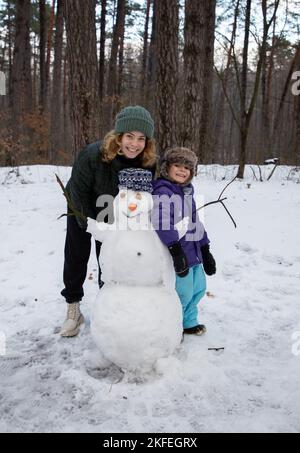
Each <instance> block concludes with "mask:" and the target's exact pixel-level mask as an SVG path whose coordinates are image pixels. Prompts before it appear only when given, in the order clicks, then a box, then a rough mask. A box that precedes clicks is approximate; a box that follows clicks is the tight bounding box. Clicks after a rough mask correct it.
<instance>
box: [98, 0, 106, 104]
mask: <svg viewBox="0 0 300 453" xmlns="http://www.w3.org/2000/svg"><path fill="white" fill-rule="evenodd" d="M106 13H107V0H102V1H101V37H100V57H99V100H100V103H102V100H103V97H104V76H105V41H106Z"/></svg>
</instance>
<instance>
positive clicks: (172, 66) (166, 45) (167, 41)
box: [155, 0, 179, 154]
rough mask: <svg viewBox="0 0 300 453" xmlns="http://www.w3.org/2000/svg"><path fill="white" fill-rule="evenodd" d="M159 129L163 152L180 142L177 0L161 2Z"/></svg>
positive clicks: (159, 17) (157, 27)
mask: <svg viewBox="0 0 300 453" xmlns="http://www.w3.org/2000/svg"><path fill="white" fill-rule="evenodd" d="M156 36H157V41H156V43H157V70H156V74H157V81H156V90H155V95H156V101H157V109H156V112H157V117H156V129H157V139H158V149H159V152H160V153H161V154H162V153H164V152H165V151H166V150H167V148H169V147H172V146H175V145H176V144H177V127H176V117H177V85H178V39H179V5H178V1H177V0H168V1H163V2H161V1H158V4H157V23H156Z"/></svg>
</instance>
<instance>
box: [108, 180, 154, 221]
mask: <svg viewBox="0 0 300 453" xmlns="http://www.w3.org/2000/svg"><path fill="white" fill-rule="evenodd" d="M114 205H115V217H116V218H120V217H126V218H127V219H133V218H136V217H141V218H147V219H148V218H149V215H150V212H151V210H152V208H153V199H152V195H151V193H149V192H143V191H134V190H131V189H127V187H120V192H119V194H118V196H117V197H116V199H115V204H114Z"/></svg>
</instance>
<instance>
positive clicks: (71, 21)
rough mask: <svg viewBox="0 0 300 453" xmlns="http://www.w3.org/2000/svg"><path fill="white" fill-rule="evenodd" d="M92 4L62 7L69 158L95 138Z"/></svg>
mask: <svg viewBox="0 0 300 453" xmlns="http://www.w3.org/2000/svg"><path fill="white" fill-rule="evenodd" d="M95 6H96V5H95V0H85V4H84V8H83V7H82V2H81V1H80V0H68V1H66V2H65V4H64V18H65V23H66V30H67V48H68V49H67V52H68V61H69V70H70V79H69V90H70V91H69V92H70V100H71V105H70V115H71V123H72V129H73V155H74V156H76V155H77V153H78V152H79V151H80V150H81V149H82V148H83V147H84V146H86V145H87V144H88V143H90V142H93V141H94V140H95V139H96V138H97V136H98V115H99V111H98V104H97V101H98V80H99V78H98V64H97V46H96V10H95Z"/></svg>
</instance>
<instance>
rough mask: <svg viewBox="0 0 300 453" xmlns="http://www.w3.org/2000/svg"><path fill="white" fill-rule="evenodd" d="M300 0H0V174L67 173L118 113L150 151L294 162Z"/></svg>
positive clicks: (216, 160)
mask: <svg viewBox="0 0 300 453" xmlns="http://www.w3.org/2000/svg"><path fill="white" fill-rule="evenodd" d="M299 17H300V1H298V0H294V1H287V0H275V1H271V0H205V1H204V0H203V1H202V0H185V1H184V0H180V1H179V0H167V1H163V0H139V1H137V0H135V1H134V0H101V1H100V0H84V1H82V0H2V1H1V2H0V85H1V90H0V94H1V95H0V107H1V110H0V166H9V167H15V166H20V165H33V164H53V165H71V164H72V162H73V160H74V158H75V157H76V156H77V154H78V152H79V151H80V150H81V149H82V148H83V147H84V146H85V145H86V144H88V143H91V142H93V141H95V140H97V139H99V138H103V137H104V135H105V134H106V133H107V132H109V131H110V130H111V129H112V128H113V124H114V118H115V116H116V114H117V113H118V111H120V109H121V108H123V107H124V106H126V105H130V104H133V105H135V104H138V105H143V106H144V107H146V108H147V109H149V110H150V112H151V114H152V115H153V117H154V118H155V129H156V130H155V138H156V141H157V149H158V152H159V153H163V152H164V151H165V150H166V149H167V148H168V147H170V146H174V145H180V146H186V147H190V148H192V149H193V150H194V151H195V152H196V153H197V155H198V157H199V162H200V163H201V164H212V163H213V164H220V165H229V164H235V165H238V177H240V178H242V177H243V175H244V169H245V165H246V164H253V165H255V164H257V165H263V164H264V162H265V161H266V160H268V159H276V162H278V163H280V164H283V165H291V166H299V165H300V22H299Z"/></svg>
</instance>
